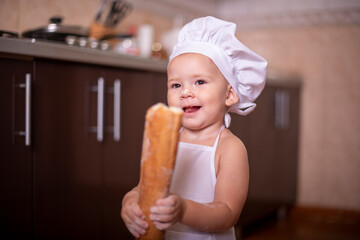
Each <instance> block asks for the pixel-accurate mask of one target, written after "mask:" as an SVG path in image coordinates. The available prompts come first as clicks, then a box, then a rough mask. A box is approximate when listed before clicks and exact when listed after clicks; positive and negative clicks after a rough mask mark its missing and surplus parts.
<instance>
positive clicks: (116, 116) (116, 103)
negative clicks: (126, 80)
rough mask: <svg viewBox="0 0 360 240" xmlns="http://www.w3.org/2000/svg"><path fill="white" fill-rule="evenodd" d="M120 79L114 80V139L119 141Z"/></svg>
mask: <svg viewBox="0 0 360 240" xmlns="http://www.w3.org/2000/svg"><path fill="white" fill-rule="evenodd" d="M120 97H121V81H120V80H119V79H116V80H115V81H114V141H115V142H118V141H120V114H121V113H120V108H121V98H120Z"/></svg>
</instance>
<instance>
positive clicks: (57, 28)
mask: <svg viewBox="0 0 360 240" xmlns="http://www.w3.org/2000/svg"><path fill="white" fill-rule="evenodd" d="M61 22H62V17H52V18H50V23H49V25H47V26H45V27H40V28H37V29H32V30H28V31H25V32H23V33H22V37H24V38H36V39H43V40H50V41H58V42H65V38H66V37H67V36H69V35H73V36H76V37H88V35H89V30H88V29H87V28H84V27H80V26H65V25H62V24H61Z"/></svg>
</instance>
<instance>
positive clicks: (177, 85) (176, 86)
mask: <svg viewBox="0 0 360 240" xmlns="http://www.w3.org/2000/svg"><path fill="white" fill-rule="evenodd" d="M179 87H181V85H180V84H179V83H174V84H172V85H171V88H179Z"/></svg>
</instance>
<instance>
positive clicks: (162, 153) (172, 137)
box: [139, 103, 183, 240]
mask: <svg viewBox="0 0 360 240" xmlns="http://www.w3.org/2000/svg"><path fill="white" fill-rule="evenodd" d="M182 114H183V111H182V110H181V109H178V108H172V107H170V108H168V107H167V106H165V105H164V104H161V103H158V104H156V105H154V106H152V107H151V108H149V110H148V111H147V113H146V121H145V130H144V139H143V147H142V156H141V172H140V198H139V205H140V207H141V209H142V210H143V212H144V214H145V217H146V221H147V222H148V223H149V228H148V229H147V232H146V234H145V235H142V236H141V237H140V239H141V240H161V239H164V231H160V230H158V229H157V228H155V226H154V224H153V222H152V221H151V220H150V219H149V213H150V207H152V206H155V204H156V201H157V200H158V199H160V198H164V197H166V196H167V195H168V194H169V187H170V183H171V177H172V172H173V169H174V166H175V159H176V152H177V145H178V141H179V130H180V126H181V117H182Z"/></svg>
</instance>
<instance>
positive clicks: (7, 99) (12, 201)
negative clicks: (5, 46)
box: [0, 59, 33, 239]
mask: <svg viewBox="0 0 360 240" xmlns="http://www.w3.org/2000/svg"><path fill="white" fill-rule="evenodd" d="M32 76H33V75H32V62H30V61H22V60H11V59H0V112H1V118H0V122H1V124H0V144H1V145H0V146H1V147H0V149H1V150H0V154H1V159H0V191H1V197H0V238H1V239H25V238H26V239H30V238H31V237H32V156H31V145H30V146H25V136H23V133H24V132H25V119H26V114H25V111H26V110H25V109H26V107H25V106H26V101H25V99H26V89H25V82H26V78H28V79H31V77H32ZM28 100H29V99H28ZM28 117H30V115H28ZM29 140H31V139H29ZM28 144H31V141H30V142H29V143H28Z"/></svg>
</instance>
